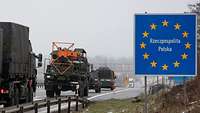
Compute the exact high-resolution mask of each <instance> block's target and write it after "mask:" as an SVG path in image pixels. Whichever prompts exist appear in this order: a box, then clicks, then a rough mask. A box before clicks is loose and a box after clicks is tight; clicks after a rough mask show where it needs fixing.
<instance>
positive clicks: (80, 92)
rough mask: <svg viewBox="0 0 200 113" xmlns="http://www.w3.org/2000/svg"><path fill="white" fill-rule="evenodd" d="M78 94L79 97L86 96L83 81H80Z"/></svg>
mask: <svg viewBox="0 0 200 113" xmlns="http://www.w3.org/2000/svg"><path fill="white" fill-rule="evenodd" d="M78 95H79V97H84V84H83V82H82V81H80V82H79V89H78Z"/></svg>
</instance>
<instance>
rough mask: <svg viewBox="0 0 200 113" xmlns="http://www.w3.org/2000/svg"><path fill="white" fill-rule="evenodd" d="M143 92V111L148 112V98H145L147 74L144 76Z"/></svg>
mask: <svg viewBox="0 0 200 113" xmlns="http://www.w3.org/2000/svg"><path fill="white" fill-rule="evenodd" d="M144 93H145V100H144V102H145V103H144V113H148V100H147V76H145V77H144Z"/></svg>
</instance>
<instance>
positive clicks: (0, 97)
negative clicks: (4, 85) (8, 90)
mask: <svg viewBox="0 0 200 113" xmlns="http://www.w3.org/2000/svg"><path fill="white" fill-rule="evenodd" d="M8 99H9V96H8V95H6V94H0V105H1V104H7V100H8Z"/></svg>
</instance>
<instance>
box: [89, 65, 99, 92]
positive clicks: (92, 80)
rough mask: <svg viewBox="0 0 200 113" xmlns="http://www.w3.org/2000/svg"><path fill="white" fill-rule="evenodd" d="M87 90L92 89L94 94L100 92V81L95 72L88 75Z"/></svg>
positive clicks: (92, 71)
mask: <svg viewBox="0 0 200 113" xmlns="http://www.w3.org/2000/svg"><path fill="white" fill-rule="evenodd" d="M89 89H94V90H95V92H96V93H100V92H101V81H100V78H99V74H98V71H97V70H93V69H92V70H91V72H90V74H89Z"/></svg>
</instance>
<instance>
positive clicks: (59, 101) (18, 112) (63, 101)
mask: <svg viewBox="0 0 200 113" xmlns="http://www.w3.org/2000/svg"><path fill="white" fill-rule="evenodd" d="M72 102H75V106H73V107H75V111H78V110H79V106H80V105H81V106H82V108H85V107H86V106H87V105H88V103H89V101H88V100H87V99H86V98H80V97H78V96H72V97H62V98H59V97H57V98H55V99H44V100H40V101H39V102H32V103H31V104H29V105H17V106H16V107H13V108H4V109H0V113H25V112H28V111H33V112H34V113H39V112H38V109H40V108H45V107H46V109H47V111H46V112H47V113H50V112H52V111H51V108H50V107H51V106H53V105H58V110H57V112H58V113H61V111H62V109H61V105H67V106H68V107H67V108H64V110H67V113H70V111H72V109H71V108H72V105H71V103H72Z"/></svg>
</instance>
